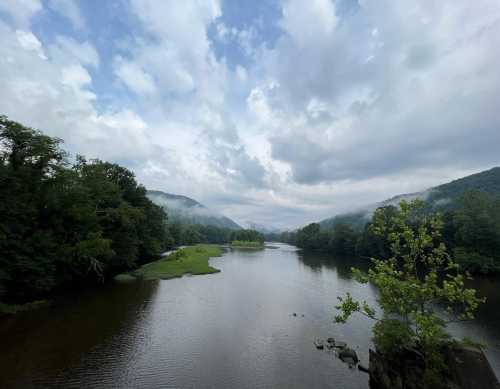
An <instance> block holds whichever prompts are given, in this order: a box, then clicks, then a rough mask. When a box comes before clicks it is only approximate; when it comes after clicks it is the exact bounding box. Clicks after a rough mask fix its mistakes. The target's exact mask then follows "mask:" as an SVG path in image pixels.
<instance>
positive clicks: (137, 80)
mask: <svg viewBox="0 0 500 389" xmlns="http://www.w3.org/2000/svg"><path fill="white" fill-rule="evenodd" d="M115 73H116V75H117V76H118V77H119V78H120V79H121V80H122V81H123V82H124V83H125V85H127V87H128V88H130V89H131V90H132V91H133V92H135V93H137V94H138V95H150V94H153V93H155V92H156V86H155V83H154V80H153V78H152V77H151V75H150V74H148V73H146V72H145V71H144V70H142V69H141V67H140V66H139V65H137V64H135V63H133V62H127V61H125V60H124V59H123V58H122V57H117V58H116V59H115Z"/></svg>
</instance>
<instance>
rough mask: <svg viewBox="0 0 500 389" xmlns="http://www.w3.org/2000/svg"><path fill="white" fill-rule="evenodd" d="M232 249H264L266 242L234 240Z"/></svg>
mask: <svg viewBox="0 0 500 389" xmlns="http://www.w3.org/2000/svg"><path fill="white" fill-rule="evenodd" d="M231 247H234V248H238V249H263V248H264V242H261V241H250V240H233V241H232V242H231Z"/></svg>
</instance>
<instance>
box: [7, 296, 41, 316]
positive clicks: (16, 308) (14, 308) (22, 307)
mask: <svg viewBox="0 0 500 389" xmlns="http://www.w3.org/2000/svg"><path fill="white" fill-rule="evenodd" d="M49 304H50V301H47V300H37V301H32V302H30V303H26V304H15V305H11V304H4V303H0V317H2V316H10V315H15V314H17V313H20V312H26V311H32V310H34V309H38V308H41V307H46V306H47V305H49Z"/></svg>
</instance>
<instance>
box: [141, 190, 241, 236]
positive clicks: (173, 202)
mask: <svg viewBox="0 0 500 389" xmlns="http://www.w3.org/2000/svg"><path fill="white" fill-rule="evenodd" d="M147 196H148V198H149V199H150V200H151V201H153V202H154V203H155V204H157V205H160V206H161V207H163V208H164V209H165V210H166V211H167V213H168V217H169V219H170V220H179V221H181V222H185V223H193V224H203V225H209V226H216V227H223V228H230V229H232V230H239V229H241V227H240V226H239V225H238V224H237V223H235V222H234V221H233V220H231V219H229V218H228V217H226V216H224V215H220V214H218V213H216V212H214V211H212V210H211V209H209V208H207V207H205V206H204V205H203V204H200V203H199V202H197V201H196V200H193V199H192V198H190V197H187V196H181V195H176V194H171V193H165V192H161V191H158V190H148V192H147Z"/></svg>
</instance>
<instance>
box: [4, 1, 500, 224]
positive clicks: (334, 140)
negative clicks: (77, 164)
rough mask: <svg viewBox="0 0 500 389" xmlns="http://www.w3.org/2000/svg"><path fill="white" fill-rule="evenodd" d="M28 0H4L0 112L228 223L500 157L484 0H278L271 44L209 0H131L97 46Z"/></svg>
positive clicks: (301, 211) (490, 17) (282, 218)
mask: <svg viewBox="0 0 500 389" xmlns="http://www.w3.org/2000/svg"><path fill="white" fill-rule="evenodd" d="M353 3H355V2H353ZM37 4H38V5H40V4H39V3H38V2H36V1H32V2H28V1H25V2H13V1H4V2H0V10H1V11H2V12H4V13H5V12H8V13H9V15H11V16H12V18H10V17H9V18H7V20H8V24H6V23H2V22H0V112H2V113H5V114H8V115H9V116H11V117H12V118H13V119H15V120H19V121H21V122H23V123H26V124H28V125H32V126H36V127H39V128H41V129H42V130H44V131H47V132H48V133H49V134H51V135H56V136H59V137H61V138H63V139H65V140H66V141H67V147H68V148H69V149H70V150H71V151H73V152H80V153H83V154H87V155H89V156H90V157H100V158H104V159H111V160H117V161H119V162H120V163H124V164H126V165H127V166H129V167H132V168H133V169H134V171H135V172H136V173H137V175H138V178H139V179H140V180H141V181H143V182H144V183H145V184H146V185H148V186H150V187H154V188H157V189H164V190H167V191H170V192H174V193H184V194H187V195H190V196H193V197H194V198H197V199H199V200H200V201H202V202H203V203H206V204H207V205H208V206H213V207H214V209H216V210H218V211H223V212H224V213H226V214H229V215H230V216H232V217H234V218H235V219H236V220H239V221H244V220H252V221H256V222H269V223H270V224H281V226H290V225H292V226H299V225H300V224H302V223H304V222H306V221H312V220H317V219H320V218H322V217H326V216H330V215H331V214H332V213H336V212H340V211H346V210H349V209H352V208H357V207H358V206H360V205H364V204H366V203H372V202H374V201H379V200H383V199H384V198H387V197H390V196H392V195H394V194H397V193H401V192H411V191H416V190H421V189H424V188H425V187H428V186H432V185H435V184H438V183H441V182H444V181H447V180H448V179H450V178H457V177H459V176H461V175H464V174H467V173H470V172H472V171H477V170H480V169H481V168H485V167H489V166H491V165H493V164H495V163H500V160H499V159H498V156H497V155H498V153H497V151H496V149H495V146H496V145H497V144H498V143H499V142H500V138H499V136H500V132H499V131H498V129H499V127H500V119H499V117H498V115H496V111H497V109H496V106H497V105H498V102H499V101H500V94H499V93H500V92H499V91H500V76H499V75H498V72H497V71H496V69H497V67H498V64H499V63H500V52H498V50H496V48H498V47H499V46H500V24H499V23H498V20H499V19H500V5H499V4H498V2H497V1H495V0H478V2H475V3H474V5H471V4H470V2H468V1H466V0H443V1H441V2H418V3H414V2H412V3H411V4H410V2H409V1H400V2H394V1H389V0H387V1H386V0H381V1H379V2H369V1H362V2H358V4H357V8H353V9H352V10H350V11H349V12H343V11H342V9H340V8H341V7H340V3H339V2H334V1H330V0H314V1H311V2H303V1H299V0H287V1H283V2H282V3H281V7H282V16H281V19H280V20H279V21H278V23H277V24H278V26H279V28H280V31H279V32H278V33H279V34H280V35H278V36H277V37H274V38H273V40H272V42H271V41H266V39H269V37H268V36H266V35H264V34H265V33H267V29H266V28H263V26H262V25H261V24H258V23H263V22H262V20H260V22H257V21H249V20H245V21H244V22H242V23H241V24H238V25H229V24H228V23H229V22H228V20H227V19H225V18H224V15H222V8H221V5H220V3H219V2H218V1H210V0H207V1H202V0H198V1H185V2H178V1H154V0H131V2H130V5H131V9H130V14H131V15H132V18H131V19H130V20H127V21H126V22H129V23H133V26H130V27H131V28H130V31H131V33H132V34H133V36H132V37H130V39H128V38H127V39H124V40H123V41H122V42H120V44H119V45H118V44H117V46H116V47H114V46H113V45H112V44H111V43H113V42H107V43H110V45H109V47H110V48H109V50H110V51H109V53H106V55H104V53H101V57H100V56H99V54H98V53H97V50H96V49H95V47H94V45H97V44H98V42H96V41H91V40H88V41H82V40H81V39H77V38H75V37H74V36H73V37H68V36H58V37H56V38H55V39H52V38H50V37H51V36H53V35H51V34H41V33H40V34H38V31H39V30H38V29H36V30H33V31H37V34H38V36H39V37H40V38H43V39H41V40H42V41H40V39H38V38H37V36H35V35H34V33H33V32H32V31H31V26H30V17H31V16H33V15H35V14H36V12H38V11H39V10H40V9H41V5H40V6H39V7H38V6H37ZM46 4H48V3H46ZM54 4H55V2H53V1H52V2H51V3H50V5H54ZM71 4H73V5H74V3H71ZM127 4H128V3H127ZM336 5H337V7H338V8H339V9H336ZM69 7H70V8H71V7H72V6H71V5H70V6H69ZM68 9H69V8H68ZM59 10H60V11H61V12H63V10H62V8H59ZM77 10H78V9H77ZM64 12H65V15H66V16H67V17H68V18H70V19H72V20H73V23H74V24H75V26H76V27H77V28H80V27H78V25H79V23H80V22H78V17H75V16H74V15H76V14H74V15H73V16H72V17H71V16H69V15H70V14H71V12H74V11H71V12H70V11H68V10H66V11H64ZM48 14H50V13H48ZM129 16H130V15H129ZM134 16H135V19H133V18H134ZM0 17H1V16H0ZM81 23H84V22H81ZM264 27H267V26H264ZM37 28H40V27H37ZM210 29H213V30H212V32H213V33H214V37H213V39H214V41H211V40H210V38H209V35H208V31H209V30H210ZM16 30H18V31H17V32H16ZM77 35H79V34H77ZM46 37H48V38H46ZM46 39H47V40H46ZM88 39H91V38H90V37H89V38H88ZM99 39H100V38H99ZM219 44H220V45H230V46H231V45H232V46H231V47H238V46H239V48H240V50H234V51H235V52H237V53H236V54H234V53H233V50H227V51H224V50H220V51H217V50H216V49H217V48H219V49H220V48H221V47H222V46H221V47H217V45H219ZM234 45H237V46H234ZM99 47H101V46H99ZM227 47H229V46H224V47H223V48H224V49H225V48H227ZM216 51H217V53H218V55H221V57H218V56H217V55H216V54H215V53H216ZM221 52H222V54H221ZM231 55H233V57H229V56H231ZM225 56H227V57H225ZM228 63H229V64H230V65H227V64H228ZM109 71H111V72H112V73H113V75H114V76H115V77H116V80H117V81H119V82H111V81H112V80H108V81H110V82H108V83H106V82H103V76H105V77H108V76H109V73H108V72H109ZM99 72H101V73H99ZM92 77H94V78H95V80H93V79H92ZM104 81H106V80H104ZM123 85H125V86H126V87H127V88H128V89H130V90H131V91H132V92H134V93H131V94H128V93H123V91H124V89H123V88H122V87H121V86H123ZM276 220H277V221H276Z"/></svg>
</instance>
